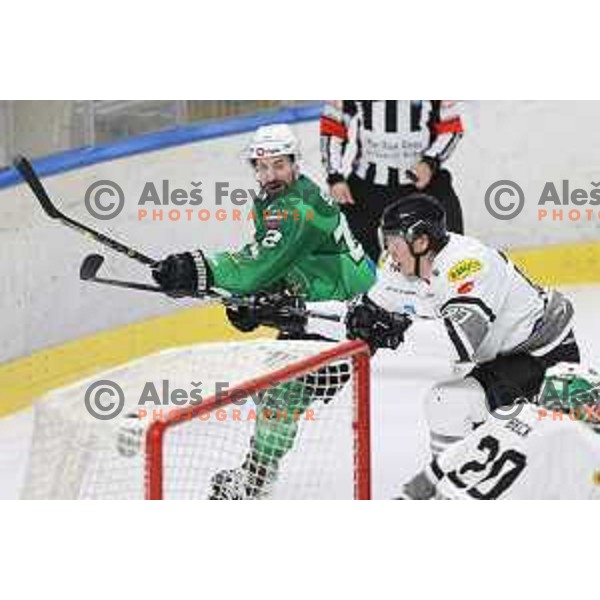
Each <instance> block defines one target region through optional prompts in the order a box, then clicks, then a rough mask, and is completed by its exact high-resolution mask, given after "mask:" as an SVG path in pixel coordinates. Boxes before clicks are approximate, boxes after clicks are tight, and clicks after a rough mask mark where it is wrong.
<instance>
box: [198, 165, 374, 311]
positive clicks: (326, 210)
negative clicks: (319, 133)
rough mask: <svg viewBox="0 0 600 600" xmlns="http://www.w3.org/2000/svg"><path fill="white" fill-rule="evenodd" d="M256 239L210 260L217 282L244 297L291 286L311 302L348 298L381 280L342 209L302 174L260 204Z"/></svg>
mask: <svg viewBox="0 0 600 600" xmlns="http://www.w3.org/2000/svg"><path fill="white" fill-rule="evenodd" d="M250 218H252V219H254V222H255V226H256V232H255V236H254V240H253V242H252V243H250V244H248V245H246V246H244V247H243V248H242V249H240V250H238V251H236V252H231V251H229V252H222V253H219V254H216V255H214V256H212V257H210V258H209V259H208V262H209V266H210V269H211V271H212V274H213V286H214V287H217V288H221V289H224V290H227V291H229V292H232V293H234V294H239V295H247V294H252V293H255V292H257V291H268V290H270V289H274V288H279V287H286V288H287V289H290V290H292V291H293V292H295V293H298V294H300V295H302V296H303V297H304V298H305V299H306V300H308V301H319V300H347V299H350V298H352V297H354V296H356V295H358V294H361V293H363V292H366V291H367V290H368V289H369V288H370V287H371V286H372V285H373V283H374V281H375V273H374V267H373V266H372V263H371V262H370V261H369V259H368V258H367V257H366V256H365V254H364V251H363V249H362V247H361V246H360V244H359V243H358V242H357V241H356V240H355V239H354V237H353V236H352V234H351V232H350V229H349V228H348V224H347V222H346V218H345V216H344V215H343V213H342V212H341V211H340V209H339V207H338V206H337V205H336V204H334V203H333V202H332V201H330V200H327V199H325V198H324V197H323V195H322V194H321V191H320V189H319V188H318V187H317V186H316V185H315V184H314V183H313V182H312V181H311V180H310V179H308V178H307V177H305V176H303V175H301V176H300V177H299V178H298V179H297V180H296V181H295V182H294V183H293V184H292V185H291V186H289V187H288V188H286V190H285V192H284V193H282V194H281V195H280V196H277V197H275V198H268V199H262V198H259V199H258V200H257V201H255V203H254V212H253V214H251V217H250Z"/></svg>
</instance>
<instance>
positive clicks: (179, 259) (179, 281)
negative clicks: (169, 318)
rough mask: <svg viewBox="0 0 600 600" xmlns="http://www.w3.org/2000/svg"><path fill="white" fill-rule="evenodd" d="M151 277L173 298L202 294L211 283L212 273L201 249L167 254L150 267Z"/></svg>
mask: <svg viewBox="0 0 600 600" xmlns="http://www.w3.org/2000/svg"><path fill="white" fill-rule="evenodd" d="M152 277H154V280H155V281H156V283H158V285H160V287H161V288H162V289H163V290H164V291H165V292H166V293H167V294H168V295H169V296H172V297H174V298H181V297H184V296H195V295H196V294H203V293H205V292H207V291H208V289H209V288H210V286H211V283H212V281H211V280H212V274H211V272H210V270H209V267H208V265H207V264H206V260H205V259H204V254H203V253H202V251H201V250H195V251H194V252H182V253H181V254H171V255H169V256H167V258H165V259H164V260H161V261H160V262H159V263H158V264H157V265H156V267H154V268H153V269H152Z"/></svg>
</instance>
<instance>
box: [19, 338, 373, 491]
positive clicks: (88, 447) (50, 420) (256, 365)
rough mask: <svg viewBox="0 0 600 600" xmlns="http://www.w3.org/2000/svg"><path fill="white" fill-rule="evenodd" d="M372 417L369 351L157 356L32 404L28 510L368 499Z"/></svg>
mask: <svg viewBox="0 0 600 600" xmlns="http://www.w3.org/2000/svg"><path fill="white" fill-rule="evenodd" d="M369 410H370V409H369V353H368V349H367V348H366V346H365V345H364V344H363V343H362V342H343V343H328V342H315V341H274V340H257V341H256V340H255V341H249V342H233V343H231V342H228V343H211V344H199V345H194V346H190V347H185V348H176V349H172V350H167V351H163V352H159V353H157V354H154V355H151V356H148V357H144V358H142V359H139V360H137V361H134V362H131V363H128V364H126V365H123V366H121V367H118V368H116V369H112V370H109V371H105V372H103V373H100V374H97V375H95V376H94V377H92V378H88V379H85V380H83V381H80V382H77V383H76V384H73V385H70V386H68V387H65V388H60V389H57V390H54V391H52V392H51V393H49V394H48V395H46V396H45V397H44V398H43V399H42V400H40V401H39V402H38V403H36V405H35V407H34V428H33V435H32V442H31V450H30V456H29V464H28V469H27V474H26V480H25V483H24V487H23V491H22V497H24V498H89V499H103V498H106V499H128V498H131V499H142V498H147V499H162V498H165V499H195V498H199V499H200V498H215V499H221V498H223V499H226V498H231V499H263V498H265V499H266V498H273V499H287V498H289V499H300V498H316V499H337V498H359V499H367V498H369V497H370V488H371V483H370V479H371V470H370V469H371V468H370V433H369V418H370V414H369ZM117 413H118V414H117Z"/></svg>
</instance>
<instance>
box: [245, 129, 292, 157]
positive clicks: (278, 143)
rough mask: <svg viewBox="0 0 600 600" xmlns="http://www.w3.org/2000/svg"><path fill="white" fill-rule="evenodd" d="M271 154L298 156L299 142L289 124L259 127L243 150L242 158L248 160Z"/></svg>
mask: <svg viewBox="0 0 600 600" xmlns="http://www.w3.org/2000/svg"><path fill="white" fill-rule="evenodd" d="M271 156H293V157H294V160H298V159H299V158H300V144H299V143H298V138H297V137H296V136H295V135H294V132H293V131H292V129H291V127H290V126H289V125H284V124H282V123H276V124H273V125H265V126H263V127H259V128H258V129H257V130H256V131H255V132H254V135H253V136H252V139H251V140H250V143H249V144H248V147H247V148H246V150H245V151H244V152H243V158H245V159H246V160H249V161H254V160H256V159H258V158H267V157H271Z"/></svg>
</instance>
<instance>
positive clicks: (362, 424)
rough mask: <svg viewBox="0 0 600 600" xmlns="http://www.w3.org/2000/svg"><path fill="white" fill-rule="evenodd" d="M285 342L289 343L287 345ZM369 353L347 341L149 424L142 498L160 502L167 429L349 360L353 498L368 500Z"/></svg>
mask: <svg viewBox="0 0 600 600" xmlns="http://www.w3.org/2000/svg"><path fill="white" fill-rule="evenodd" d="M288 343H289V342H288ZM369 358H370V355H369V350H368V348H367V347H366V345H365V344H364V343H363V342H358V341H350V342H344V343H341V344H339V345H337V346H335V347H334V348H331V349H329V350H324V351H323V352H321V353H319V354H315V355H313V356H309V357H307V358H304V359H302V360H299V361H298V362H295V363H292V364H290V365H288V366H285V367H282V368H280V369H278V370H277V371H274V372H271V373H269V374H267V375H263V376H261V377H258V378H256V379H253V380H251V381H246V382H243V383H241V384H239V385H237V386H235V387H233V388H231V389H229V390H228V391H227V393H226V394H224V395H223V396H221V397H217V396H216V395H213V396H211V397H210V398H208V399H207V400H206V401H204V402H203V403H202V404H201V405H197V406H189V407H185V408H182V409H181V410H179V411H176V412H175V413H172V414H170V415H169V416H168V417H167V418H165V419H160V420H157V421H155V422H153V423H152V424H151V425H150V427H149V428H148V432H147V434H146V499H147V500H161V499H163V498H164V489H163V474H164V470H163V464H164V463H163V451H164V450H163V441H164V435H165V432H166V430H167V429H168V428H171V427H177V426H178V425H180V424H181V423H182V422H186V421H189V420H193V419H194V418H195V417H197V416H198V415H199V413H200V412H201V411H205V412H211V411H213V410H216V409H218V408H222V407H223V405H226V404H227V397H229V398H236V399H243V398H245V397H248V396H249V395H251V394H253V393H256V392H260V391H262V390H265V389H267V388H268V387H269V386H272V385H273V382H274V381H276V382H278V383H285V382H287V381H290V380H291V379H295V378H298V377H302V376H303V375H308V374H310V373H311V372H314V371H316V370H318V369H320V368H323V367H327V365H328V364H331V363H332V362H334V361H336V360H340V359H350V360H351V361H352V374H353V375H352V376H353V380H354V381H353V382H352V386H351V387H352V396H353V404H354V406H353V413H354V414H353V422H352V428H353V437H354V440H353V442H354V448H353V452H354V497H355V499H357V500H369V499H370V498H371V428H370V363H369Z"/></svg>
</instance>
